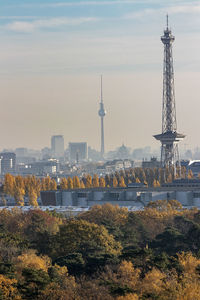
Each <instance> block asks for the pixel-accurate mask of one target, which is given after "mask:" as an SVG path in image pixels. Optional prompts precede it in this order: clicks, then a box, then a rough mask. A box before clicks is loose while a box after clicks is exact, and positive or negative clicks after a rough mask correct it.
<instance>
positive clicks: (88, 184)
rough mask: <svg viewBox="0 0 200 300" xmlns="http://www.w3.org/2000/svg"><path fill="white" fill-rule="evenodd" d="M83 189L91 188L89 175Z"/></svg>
mask: <svg viewBox="0 0 200 300" xmlns="http://www.w3.org/2000/svg"><path fill="white" fill-rule="evenodd" d="M85 187H86V188H91V187H92V177H91V175H89V174H88V175H87V176H86V183H85Z"/></svg>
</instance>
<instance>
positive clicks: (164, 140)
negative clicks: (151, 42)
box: [154, 16, 185, 167]
mask: <svg viewBox="0 0 200 300" xmlns="http://www.w3.org/2000/svg"><path fill="white" fill-rule="evenodd" d="M174 40H175V37H174V36H173V35H172V32H171V30H170V29H169V27H168V16H167V27H166V29H165V30H164V35H163V36H162V37H161V41H162V43H163V44H164V65H163V104H162V133H161V134H158V135H154V137H155V138H156V139H157V140H159V141H160V142H161V165H162V167H165V166H168V167H170V166H174V167H175V166H176V164H177V163H178V164H180V162H179V152H178V142H179V141H180V140H182V139H183V138H184V137H185V135H183V134H181V133H178V132H177V123H176V106H175V96H174V70H173V56H172V43H173V42H174Z"/></svg>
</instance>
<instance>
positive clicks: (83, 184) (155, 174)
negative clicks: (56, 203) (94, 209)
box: [2, 167, 193, 206]
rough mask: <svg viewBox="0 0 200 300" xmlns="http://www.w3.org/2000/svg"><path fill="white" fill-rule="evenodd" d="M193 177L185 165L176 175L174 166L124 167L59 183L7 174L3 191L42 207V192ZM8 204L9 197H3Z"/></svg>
mask: <svg viewBox="0 0 200 300" xmlns="http://www.w3.org/2000/svg"><path fill="white" fill-rule="evenodd" d="M180 177H181V178H188V179H192V178H193V174H192V171H191V170H190V171H189V172H188V173H186V169H185V167H182V168H181V169H180V170H179V169H178V170H177V173H176V175H175V174H174V169H173V168H165V169H161V168H154V169H151V168H144V169H143V168H134V169H133V168H131V169H128V170H120V171H119V172H118V171H117V172H115V173H113V174H109V175H108V174H107V175H105V176H100V177H99V176H98V175H97V174H94V175H93V176H91V175H90V174H85V175H84V176H82V177H81V178H79V177H78V176H74V177H70V176H69V177H68V178H65V177H63V178H61V180H60V183H59V184H58V185H57V183H56V181H55V179H52V178H50V177H49V176H47V177H44V178H42V179H39V178H36V177H35V176H26V177H22V176H20V175H17V176H13V175H11V174H6V175H5V176H4V182H3V193H4V194H5V195H9V196H12V197H14V199H15V202H16V205H19V206H23V205H24V197H25V196H26V197H28V202H29V205H32V206H38V203H37V199H38V197H39V196H40V191H47V190H57V189H62V190H65V189H84V188H98V187H100V188H109V187H114V188H116V187H122V188H123V187H127V186H128V185H129V184H132V183H142V184H144V186H146V187H148V186H149V187H160V186H161V185H162V184H163V183H166V182H172V181H173V180H174V179H176V178H180ZM2 201H3V203H4V204H5V203H6V200H5V198H4V197H2Z"/></svg>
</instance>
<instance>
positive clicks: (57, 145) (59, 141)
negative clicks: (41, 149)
mask: <svg viewBox="0 0 200 300" xmlns="http://www.w3.org/2000/svg"><path fill="white" fill-rule="evenodd" d="M51 151H52V155H53V156H54V157H56V158H60V157H63V156H64V137H63V135H53V136H52V137H51Z"/></svg>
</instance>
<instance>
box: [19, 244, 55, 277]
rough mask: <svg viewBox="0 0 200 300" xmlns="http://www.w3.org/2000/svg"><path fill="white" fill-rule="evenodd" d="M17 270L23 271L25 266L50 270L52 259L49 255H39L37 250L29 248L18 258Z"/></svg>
mask: <svg viewBox="0 0 200 300" xmlns="http://www.w3.org/2000/svg"><path fill="white" fill-rule="evenodd" d="M15 265H16V270H17V272H19V273H20V272H21V270H22V269H24V268H31V269H36V270H43V271H45V272H47V271H48V268H49V267H50V266H51V260H50V258H49V257H48V256H38V255H37V254H36V253H35V250H33V249H29V250H27V251H26V252H24V253H23V254H21V255H19V256H18V257H17V259H16V263H15Z"/></svg>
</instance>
